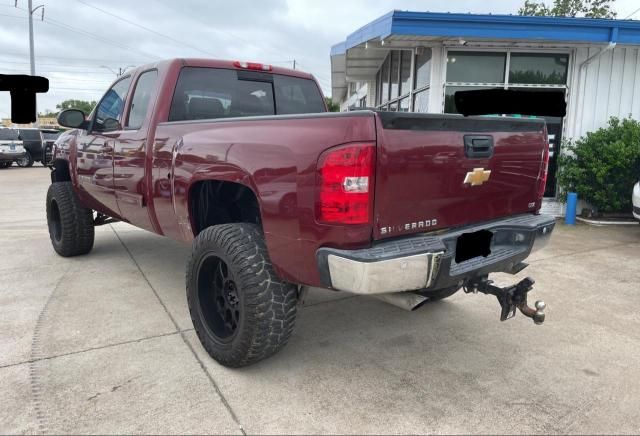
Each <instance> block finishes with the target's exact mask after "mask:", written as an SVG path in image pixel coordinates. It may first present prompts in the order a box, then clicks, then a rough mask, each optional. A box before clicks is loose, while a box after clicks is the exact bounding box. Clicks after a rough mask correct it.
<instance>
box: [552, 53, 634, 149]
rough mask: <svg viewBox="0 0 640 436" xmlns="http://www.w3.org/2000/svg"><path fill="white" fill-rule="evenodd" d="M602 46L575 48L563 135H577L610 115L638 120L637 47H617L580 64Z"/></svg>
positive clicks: (591, 128)
mask: <svg viewBox="0 0 640 436" xmlns="http://www.w3.org/2000/svg"><path fill="white" fill-rule="evenodd" d="M603 48H604V46H599V47H580V48H577V49H575V51H574V59H573V60H574V68H573V70H572V77H571V83H570V89H569V108H568V109H569V113H568V114H567V119H566V122H567V126H566V129H565V136H566V137H570V138H578V137H580V136H582V135H584V134H585V133H587V132H591V131H594V130H597V129H598V128H600V127H603V126H605V125H606V124H607V120H608V119H609V118H610V117H612V116H616V117H620V118H624V117H628V116H629V115H631V116H632V117H633V118H635V119H637V120H640V47H635V46H617V47H615V48H614V49H612V50H607V51H605V52H603V53H602V55H600V56H598V57H596V58H594V59H593V61H591V62H590V63H589V64H587V65H586V67H583V68H581V67H580V66H581V65H582V64H583V63H584V61H585V60H587V59H588V58H589V57H591V56H594V55H596V54H597V53H598V52H599V51H600V50H602V49H603Z"/></svg>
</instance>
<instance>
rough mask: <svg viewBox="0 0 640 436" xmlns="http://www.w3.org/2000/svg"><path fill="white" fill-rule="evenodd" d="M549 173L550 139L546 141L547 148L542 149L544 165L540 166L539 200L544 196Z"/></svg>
mask: <svg viewBox="0 0 640 436" xmlns="http://www.w3.org/2000/svg"><path fill="white" fill-rule="evenodd" d="M548 174H549V139H547V141H545V148H544V150H543V151H542V165H541V166H540V176H539V177H538V193H537V194H538V195H537V197H538V200H542V197H544V191H545V188H546V187H547V175H548Z"/></svg>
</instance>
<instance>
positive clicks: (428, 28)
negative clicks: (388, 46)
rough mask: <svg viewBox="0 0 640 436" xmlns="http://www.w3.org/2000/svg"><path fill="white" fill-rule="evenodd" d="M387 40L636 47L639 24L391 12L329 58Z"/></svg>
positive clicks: (639, 39)
mask: <svg viewBox="0 0 640 436" xmlns="http://www.w3.org/2000/svg"><path fill="white" fill-rule="evenodd" d="M389 35H406V36H409V35H415V36H432V37H442V38H458V37H462V38H478V39H487V40H493V41H495V40H501V39H517V40H522V41H557V42H574V43H596V44H604V43H608V42H617V43H618V44H636V45H640V21H635V20H611V19H594V18H565V17H523V16H519V15H480V14H452V13H435V12H407V11H392V12H390V13H388V14H386V15H383V16H382V17H380V18H378V19H377V20H375V21H372V22H371V23H369V24H367V25H365V26H363V27H361V28H360V29H358V30H356V31H355V32H354V33H352V34H351V35H349V36H348V37H347V39H346V40H345V41H344V42H342V43H340V44H336V45H334V46H333V47H332V48H331V55H332V56H336V55H342V54H345V53H346V51H347V50H348V49H350V48H353V47H356V46H358V45H360V44H362V43H364V42H366V41H370V40H375V39H378V40H381V39H384V38H386V37H387V36H389Z"/></svg>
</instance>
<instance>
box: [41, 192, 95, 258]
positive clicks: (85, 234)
mask: <svg viewBox="0 0 640 436" xmlns="http://www.w3.org/2000/svg"><path fill="white" fill-rule="evenodd" d="M47 224H48V226H49V237H50V238H51V244H52V245H53V249H54V250H55V251H56V253H58V254H59V255H60V256H64V257H71V256H78V255H81V254H87V253H88V252H90V251H91V249H92V248H93V240H94V237H95V231H94V226H93V211H92V210H91V209H89V208H86V207H84V206H83V205H82V204H81V203H80V200H79V199H78V197H77V196H76V194H75V192H73V187H72V186H71V182H58V183H52V184H51V185H49V190H48V191H47Z"/></svg>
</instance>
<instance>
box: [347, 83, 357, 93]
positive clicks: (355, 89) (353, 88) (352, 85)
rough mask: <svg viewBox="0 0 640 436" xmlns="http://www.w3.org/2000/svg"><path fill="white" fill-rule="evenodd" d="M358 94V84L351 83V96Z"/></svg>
mask: <svg viewBox="0 0 640 436" xmlns="http://www.w3.org/2000/svg"><path fill="white" fill-rule="evenodd" d="M356 92H358V83H357V82H349V95H353V94H355V93H356Z"/></svg>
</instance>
